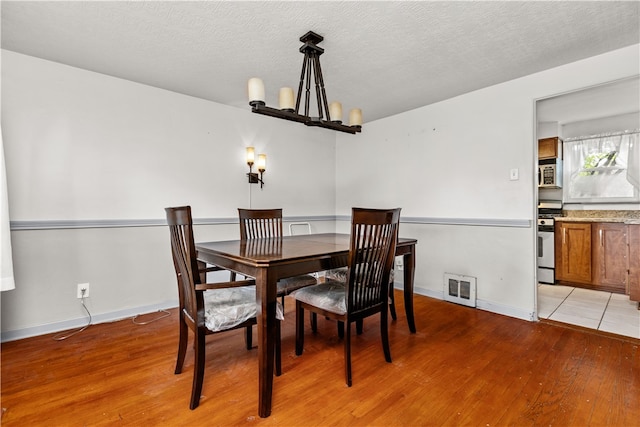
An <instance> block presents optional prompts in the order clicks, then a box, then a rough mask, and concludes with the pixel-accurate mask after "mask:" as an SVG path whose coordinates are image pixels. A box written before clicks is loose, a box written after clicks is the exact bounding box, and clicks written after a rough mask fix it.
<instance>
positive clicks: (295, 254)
mask: <svg viewBox="0 0 640 427" xmlns="http://www.w3.org/2000/svg"><path fill="white" fill-rule="evenodd" d="M349 241H350V236H349V234H341V233H321V234H304V235H297V236H284V237H282V238H268V239H251V240H245V241H241V240H226V241H217V242H200V243H196V249H197V250H198V252H203V253H210V254H218V255H225V256H226V257H229V258H234V259H237V260H244V261H251V262H252V263H254V264H255V265H261V264H273V263H275V262H278V261H282V260H289V261H290V260H296V259H308V258H310V257H311V258H312V257H318V256H329V257H330V256H336V255H339V254H343V253H345V252H348V251H349ZM416 242H417V240H416V239H409V238H399V239H398V245H397V246H398V247H401V246H407V245H409V246H410V245H415V244H416Z"/></svg>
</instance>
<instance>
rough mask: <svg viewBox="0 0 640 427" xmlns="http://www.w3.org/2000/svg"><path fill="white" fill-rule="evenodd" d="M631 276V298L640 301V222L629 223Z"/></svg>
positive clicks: (629, 287) (629, 277)
mask: <svg viewBox="0 0 640 427" xmlns="http://www.w3.org/2000/svg"><path fill="white" fill-rule="evenodd" d="M628 227H629V228H628V230H627V234H628V242H629V276H628V279H627V280H628V282H627V287H628V291H629V299H630V300H631V301H640V224H629V225H628Z"/></svg>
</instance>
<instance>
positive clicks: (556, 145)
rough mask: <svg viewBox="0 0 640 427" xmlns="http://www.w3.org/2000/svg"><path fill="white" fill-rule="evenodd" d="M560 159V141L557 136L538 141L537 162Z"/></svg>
mask: <svg viewBox="0 0 640 427" xmlns="http://www.w3.org/2000/svg"><path fill="white" fill-rule="evenodd" d="M545 159H562V140H561V139H560V138H558V137H557V136H555V137H553V138H543V139H539V140H538V160H545Z"/></svg>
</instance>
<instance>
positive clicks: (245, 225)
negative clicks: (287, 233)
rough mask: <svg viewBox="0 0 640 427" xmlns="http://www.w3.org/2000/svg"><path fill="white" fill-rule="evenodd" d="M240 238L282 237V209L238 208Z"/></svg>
mask: <svg viewBox="0 0 640 427" xmlns="http://www.w3.org/2000/svg"><path fill="white" fill-rule="evenodd" d="M238 216H239V218H240V240H250V239H261V238H268V237H276V238H281V237H282V209H238Z"/></svg>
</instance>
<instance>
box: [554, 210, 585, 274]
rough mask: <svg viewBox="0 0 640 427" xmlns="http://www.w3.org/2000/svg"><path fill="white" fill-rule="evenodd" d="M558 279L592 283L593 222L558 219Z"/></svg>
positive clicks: (556, 232)
mask: <svg viewBox="0 0 640 427" xmlns="http://www.w3.org/2000/svg"><path fill="white" fill-rule="evenodd" d="M554 237H555V253H556V279H557V280H558V281H566V282H574V283H583V284H589V285H590V284H591V280H592V275H591V223H584V222H565V221H556V223H555V235H554Z"/></svg>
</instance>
